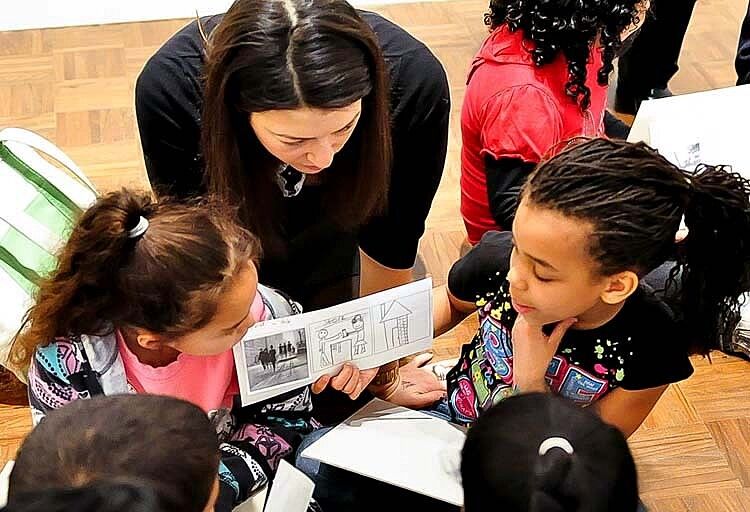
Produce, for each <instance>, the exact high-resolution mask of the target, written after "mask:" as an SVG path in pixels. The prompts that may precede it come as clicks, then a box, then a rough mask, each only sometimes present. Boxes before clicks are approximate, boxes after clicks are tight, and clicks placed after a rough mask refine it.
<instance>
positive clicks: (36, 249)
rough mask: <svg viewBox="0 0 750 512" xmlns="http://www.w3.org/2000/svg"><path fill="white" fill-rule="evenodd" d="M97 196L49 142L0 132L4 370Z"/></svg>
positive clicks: (0, 361) (0, 344)
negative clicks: (39, 292)
mask: <svg viewBox="0 0 750 512" xmlns="http://www.w3.org/2000/svg"><path fill="white" fill-rule="evenodd" d="M43 155H44V156H43ZM45 157H46V158H45ZM96 195H97V194H96V190H95V188H94V186H93V185H92V184H91V182H90V181H89V180H88V179H87V178H86V176H85V175H84V174H83V172H81V170H80V169H79V168H78V167H77V166H76V165H75V164H74V163H73V161H72V160H71V159H70V158H68V157H67V156H66V155H65V154H64V153H63V152H62V151H61V150H60V149H59V148H57V147H56V146H55V145H54V144H52V143H51V142H50V141H48V140H46V139H44V138H42V137H40V136H39V135H37V134H35V133H33V132H30V131H27V130H23V129H19V128H6V129H4V130H0V304H1V305H2V307H1V308H0V365H3V366H8V365H7V356H8V351H9V349H10V343H11V340H12V339H13V336H14V335H15V334H16V332H17V331H18V328H19V327H20V325H21V321H22V319H23V316H24V314H25V312H26V310H27V309H28V308H29V306H30V305H31V303H32V298H33V293H34V291H35V289H36V286H37V282H38V280H39V278H40V276H44V275H45V274H47V273H48V272H50V271H51V270H53V269H54V267H55V256H54V255H55V253H56V251H57V250H58V248H59V247H60V246H61V244H62V243H63V242H64V241H65V240H66V238H67V236H68V235H69V233H70V230H71V228H72V227H73V224H74V222H75V220H76V219H77V218H78V216H79V215H80V213H81V212H82V211H83V210H85V209H86V208H88V206H90V205H91V204H92V203H93V202H94V201H95V199H96ZM9 369H10V370H11V371H13V372H14V373H16V375H17V376H18V377H19V378H21V379H22V380H23V381H25V380H26V379H25V375H20V374H19V373H20V372H18V371H17V369H14V368H9Z"/></svg>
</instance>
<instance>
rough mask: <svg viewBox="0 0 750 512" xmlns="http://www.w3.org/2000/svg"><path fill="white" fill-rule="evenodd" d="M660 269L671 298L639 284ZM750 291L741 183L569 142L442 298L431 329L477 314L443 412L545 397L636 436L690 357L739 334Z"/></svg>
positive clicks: (643, 155) (644, 154)
mask: <svg viewBox="0 0 750 512" xmlns="http://www.w3.org/2000/svg"><path fill="white" fill-rule="evenodd" d="M683 218H684V219H685V225H686V226H687V229H688V233H687V235H686V236H685V237H678V236H677V232H678V230H679V229H680V223H681V220H682V219H683ZM655 270H666V272H665V273H666V274H667V276H668V277H667V278H666V286H665V289H664V290H654V288H652V287H651V286H649V285H648V284H647V279H646V276H647V274H650V273H651V274H653V273H654V271H655ZM749 290H750V181H748V180H746V179H744V178H742V177H741V176H740V175H739V174H737V173H733V172H731V170H730V169H727V168H725V167H721V166H709V165H699V166H698V168H697V169H696V171H695V172H694V173H689V172H686V171H682V170H680V169H679V168H677V167H675V166H674V165H672V164H671V163H670V162H669V161H667V160H666V159H665V158H664V157H662V156H661V155H659V154H658V153H657V152H656V151H654V150H653V149H651V148H650V147H648V146H647V145H645V144H643V143H639V144H630V143H626V142H618V141H610V140H607V139H593V140H590V141H588V142H584V143H580V144H574V145H573V146H572V147H571V148H569V149H567V150H566V151H563V152H562V153H559V154H558V155H556V156H555V157H553V158H551V159H550V160H548V161H546V162H544V163H542V164H541V165H540V166H539V167H537V168H536V169H535V170H534V172H532V174H531V175H530V176H529V178H528V179H527V180H526V183H525V185H524V187H523V189H522V191H521V199H520V202H519V206H518V210H517V212H516V218H515V221H514V223H513V229H512V233H509V232H504V233H499V232H494V231H491V232H488V233H486V234H485V235H484V236H483V237H482V240H481V242H480V243H479V244H478V245H476V246H475V247H474V248H473V249H472V250H471V251H470V252H469V253H468V254H467V255H466V256H464V257H463V258H462V259H460V260H459V261H458V262H456V264H455V265H454V266H453V268H452V269H451V271H450V274H449V277H448V293H447V294H445V295H443V296H442V297H441V296H439V295H438V296H436V299H435V300H436V306H437V309H436V319H435V325H436V331H437V332H438V333H440V332H444V331H445V330H446V329H447V328H449V327H450V326H451V324H453V325H455V323H454V322H455V321H456V320H459V319H460V317H461V315H460V314H458V313H461V312H463V313H468V312H471V311H475V310H476V307H477V306H478V307H479V320H480V327H479V330H478V332H477V334H476V335H475V336H474V338H473V339H472V340H471V342H469V343H467V344H466V345H464V347H463V349H462V351H461V358H460V360H459V362H458V364H457V365H456V366H454V367H453V369H452V370H451V371H450V372H448V375H447V389H448V399H447V403H446V404H445V405H447V406H448V407H449V409H450V413H451V416H452V417H453V419H455V420H457V421H459V422H461V423H471V422H473V421H474V420H476V419H477V417H479V416H480V415H481V414H483V413H484V412H485V411H487V409H489V408H490V407H491V406H492V405H493V404H494V403H497V402H500V401H502V400H503V399H504V398H506V397H508V396H510V395H513V394H519V393H529V392H536V391H538V392H550V393H553V394H556V395H560V396H562V397H563V398H566V399H568V400H571V401H573V402H576V403H578V404H579V405H581V406H586V407H588V408H589V409H590V410H593V411H595V412H597V413H598V414H599V416H600V417H601V418H602V419H603V420H604V421H606V422H607V423H610V424H611V425H614V426H616V427H618V428H619V429H620V431H622V433H623V434H624V435H625V436H629V435H630V434H632V433H633V432H634V431H635V430H636V429H637V428H638V427H639V426H640V424H641V423H642V422H643V420H644V419H645V418H646V416H648V414H649V412H651V409H652V408H653V407H654V405H655V404H656V402H657V401H658V399H659V397H660V396H661V395H662V393H663V392H664V391H665V390H666V389H667V386H669V384H671V383H675V382H678V381H680V380H683V379H686V378H687V377H689V376H690V375H691V374H692V372H693V368H692V366H691V363H690V360H689V358H688V356H689V355H693V354H699V355H704V356H705V355H708V354H709V353H710V351H711V350H714V349H719V348H720V347H721V346H722V345H725V344H726V342H727V341H728V340H731V339H732V336H733V333H734V330H735V328H736V326H737V323H738V321H739V308H740V301H741V297H742V295H743V294H744V293H746V292H748V291H749ZM657 292H658V293H657ZM446 299H447V300H446ZM441 304H442V305H441ZM448 306H450V307H448Z"/></svg>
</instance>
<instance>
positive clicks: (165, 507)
mask: <svg viewBox="0 0 750 512" xmlns="http://www.w3.org/2000/svg"><path fill="white" fill-rule="evenodd" d="M218 470H219V443H218V441H217V439H216V435H215V434H214V432H213V429H212V427H211V423H210V422H209V420H208V418H207V417H206V415H205V413H203V412H202V411H201V410H200V409H199V408H198V407H196V406H194V405H192V404H189V403H187V402H184V401H182V400H177V399H175V398H169V397H165V396H153V395H117V396H107V397H105V396H99V397H94V398H92V399H91V400H77V401H74V402H71V403H70V404H68V405H66V406H65V407H62V408H60V409H58V410H56V411H52V412H51V413H50V414H49V416H48V417H47V418H46V419H45V420H44V421H43V422H42V423H41V424H39V426H37V427H36V428H35V429H34V430H32V431H31V433H30V434H29V435H28V437H27V438H26V439H25V440H24V442H23V444H22V445H21V449H20V450H19V452H18V456H17V459H16V464H15V466H14V467H13V471H12V473H11V475H10V486H9V488H8V507H9V509H11V510H12V509H14V508H18V509H21V508H22V505H24V506H26V507H29V508H30V507H31V506H32V505H33V503H34V502H37V503H40V502H43V501H49V502H51V503H52V502H53V500H52V499H49V498H53V497H54V498H56V499H55V502H57V503H60V502H69V503H70V505H71V507H70V508H68V510H81V509H83V508H89V509H90V510H97V509H98V510H123V511H125V510H137V508H136V506H135V505H136V504H138V503H143V502H146V504H148V502H149V501H150V502H152V505H156V507H155V508H152V509H151V510H158V511H162V512H169V511H174V512H202V511H206V512H208V511H212V510H213V509H214V505H215V503H216V498H217V496H218V491H219V484H218V480H217V476H216V475H217V471H218ZM153 502H156V503H153ZM95 503H97V504H98V507H95V506H94V504H95ZM84 504H88V505H87V506H85V507H84ZM118 504H119V505H118ZM39 510H41V509H39ZM142 510H144V511H145V510H148V508H147V507H146V506H143V507H142Z"/></svg>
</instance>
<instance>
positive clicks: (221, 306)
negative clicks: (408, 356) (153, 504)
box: [11, 191, 377, 502]
mask: <svg viewBox="0 0 750 512" xmlns="http://www.w3.org/2000/svg"><path fill="white" fill-rule="evenodd" d="M259 256H260V247H259V244H258V242H257V240H256V238H255V237H254V236H253V235H251V234H250V233H249V232H248V231H246V230H245V229H242V228H241V227H239V226H238V225H237V224H236V223H235V221H234V216H233V214H232V213H231V212H228V211H227V210H226V208H223V207H222V206H220V205H219V204H216V203H212V202H203V203H195V204H177V203H169V202H160V203H158V204H157V203H153V202H152V201H151V199H150V197H149V196H148V195H146V194H137V193H133V192H128V191H122V192H117V193H112V194H109V195H107V196H104V197H102V198H101V199H99V201H98V202H97V203H96V204H95V205H94V206H92V207H91V208H90V209H89V210H87V211H86V212H85V213H84V214H83V216H82V217H81V219H80V220H79V222H78V224H77V225H76V227H75V228H74V229H73V232H72V234H71V236H70V239H69V241H68V242H67V244H66V246H65V247H64V248H63V249H62V251H61V252H60V254H59V257H58V267H57V269H56V271H55V272H54V273H53V274H52V275H51V276H50V277H49V278H47V279H46V280H45V281H44V282H42V283H41V285H40V287H39V291H38V295H37V300H36V304H35V305H34V306H33V307H32V308H31V309H30V310H29V313H28V315H27V320H26V324H25V327H24V329H23V330H22V331H21V332H20V333H19V335H18V336H17V337H16V340H15V343H14V345H13V348H12V352H11V357H12V358H13V362H14V363H15V364H17V365H18V366H19V367H22V368H24V367H28V368H29V370H28V371H29V401H30V404H31V408H32V414H33V416H34V421H35V422H38V421H39V420H40V419H41V418H42V417H43V416H44V415H45V414H46V413H47V412H49V411H50V410H53V409H56V408H58V407H60V406H62V405H64V404H66V403H68V402H70V401H73V400H76V399H79V398H88V397H91V396H93V395H98V394H104V395H111V394H118V393H131V392H135V393H152V394H162V395H168V396H173V397H176V398H182V399H185V400H188V401H190V402H192V403H194V404H196V405H198V406H200V407H201V408H202V409H203V410H204V411H206V412H208V413H209V414H210V416H211V417H212V419H213V421H214V424H215V426H216V429H217V432H218V433H219V435H220V440H221V441H225V440H229V439H232V440H234V441H242V442H244V443H245V445H243V446H245V448H246V449H247V450H249V451H248V452H247V453H245V452H242V453H240V452H238V453H237V457H236V465H235V466H233V467H230V468H229V469H231V470H232V471H223V472H222V473H221V477H222V482H223V483H225V484H226V487H224V486H223V487H222V491H223V492H224V491H226V492H231V493H233V495H234V497H235V498H236V500H237V501H238V502H239V501H244V499H245V498H246V497H247V496H248V494H249V493H252V492H253V491H255V490H257V489H258V488H259V487H261V486H262V485H264V484H265V483H266V481H267V479H268V478H269V477H270V476H271V475H272V474H273V472H274V471H275V469H276V467H277V465H278V463H279V460H280V459H281V458H283V457H287V456H289V457H292V456H293V452H294V449H295V447H296V446H297V444H298V443H299V442H300V437H301V436H302V435H304V434H307V433H309V432H310V431H311V430H312V429H314V428H316V427H317V423H316V422H315V421H314V420H313V419H312V417H311V410H312V403H311V400H310V389H309V388H307V387H305V388H303V389H301V390H297V391H293V392H290V393H288V394H287V395H283V396H281V397H279V398H278V399H276V400H274V401H273V402H272V403H264V404H258V405H256V406H253V407H251V408H244V409H242V410H241V411H237V412H238V413H241V415H240V416H238V415H232V414H230V410H231V409H232V408H233V406H234V405H235V401H236V400H235V399H237V398H238V393H239V386H238V383H237V377H236V373H235V368H234V358H233V356H232V346H233V345H234V344H236V343H237V342H238V341H239V340H240V339H241V337H242V336H243V335H244V333H245V332H246V331H247V330H248V328H249V327H250V326H251V325H252V324H254V323H255V322H258V321H262V320H265V319H267V318H275V317H280V316H286V315H290V314H294V313H297V312H298V311H299V308H298V306H297V304H296V303H294V302H293V301H291V300H289V299H288V298H286V297H285V296H283V295H281V294H280V293H278V292H276V291H274V290H271V289H269V288H267V287H264V286H262V285H259V284H258V278H257V273H256V268H255V262H256V261H257V259H258V258H259ZM375 371H377V370H373V371H371V374H372V375H374V372H375ZM362 374H363V375H364V374H365V372H362ZM360 377H361V375H360V372H359V371H358V370H357V369H356V368H354V367H352V366H351V365H347V366H345V367H344V368H343V369H342V370H341V372H340V373H339V375H338V376H336V377H334V378H329V377H328V376H326V380H325V382H323V383H322V384H321V383H320V382H318V383H316V385H314V389H315V390H316V391H318V392H319V391H321V390H322V389H323V388H324V387H325V386H326V385H328V384H329V383H330V385H331V386H332V387H334V388H335V389H339V390H344V391H345V392H346V393H347V394H348V395H350V396H352V397H356V396H358V395H359V393H360V392H361V391H362V388H363V387H364V385H366V384H364V382H363V380H364V381H366V380H367V379H366V378H364V377H363V378H360ZM370 378H371V376H370ZM271 412H272V414H269V413H271ZM237 472H240V473H242V474H243V475H245V476H247V480H245V479H244V477H243V479H242V480H241V481H242V482H248V484H247V485H244V484H243V485H240V484H239V483H238V481H236V480H235V479H233V476H237V475H238V473H237Z"/></svg>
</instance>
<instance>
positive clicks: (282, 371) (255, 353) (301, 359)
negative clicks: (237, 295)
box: [243, 329, 310, 391]
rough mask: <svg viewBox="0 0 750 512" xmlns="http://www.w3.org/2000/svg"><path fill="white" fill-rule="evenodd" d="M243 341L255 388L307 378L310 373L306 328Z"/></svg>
mask: <svg viewBox="0 0 750 512" xmlns="http://www.w3.org/2000/svg"><path fill="white" fill-rule="evenodd" d="M243 343H244V348H245V360H246V361H247V374H248V377H249V378H250V389H251V390H252V391H258V390H260V389H265V388H269V387H271V386H277V385H279V384H286V383H287V382H292V381H295V380H299V379H305V378H307V377H308V376H309V375H310V372H309V370H308V367H307V343H306V340H305V330H304V329H299V330H296V331H287V332H283V333H280V334H275V335H273V336H266V337H265V338H256V339H253V340H246V341H244V342H243Z"/></svg>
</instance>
